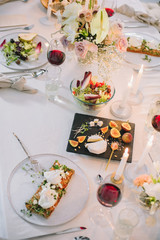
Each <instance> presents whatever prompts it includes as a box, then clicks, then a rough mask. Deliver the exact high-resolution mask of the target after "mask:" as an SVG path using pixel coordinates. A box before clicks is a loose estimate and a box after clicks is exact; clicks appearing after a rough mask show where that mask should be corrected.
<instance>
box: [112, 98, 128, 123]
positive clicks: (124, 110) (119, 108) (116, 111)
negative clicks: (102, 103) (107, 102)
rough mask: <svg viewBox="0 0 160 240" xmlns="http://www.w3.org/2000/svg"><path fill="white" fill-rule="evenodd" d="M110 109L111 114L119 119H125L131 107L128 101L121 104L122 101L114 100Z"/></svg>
mask: <svg viewBox="0 0 160 240" xmlns="http://www.w3.org/2000/svg"><path fill="white" fill-rule="evenodd" d="M110 111H111V113H112V114H113V116H115V117H117V118H121V119H126V118H129V117H130V116H131V113H132V107H131V106H130V105H129V104H128V103H125V105H122V101H115V102H113V103H112V105H111V108H110Z"/></svg>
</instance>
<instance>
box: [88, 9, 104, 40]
mask: <svg viewBox="0 0 160 240" xmlns="http://www.w3.org/2000/svg"><path fill="white" fill-rule="evenodd" d="M90 26H91V34H92V35H95V34H97V36H96V43H101V42H102V41H103V40H104V39H105V38H106V36H107V34H108V30H109V21H108V15H107V13H106V10H105V9H102V10H99V11H98V13H97V14H96V15H95V16H94V17H93V19H92V21H91V23H90Z"/></svg>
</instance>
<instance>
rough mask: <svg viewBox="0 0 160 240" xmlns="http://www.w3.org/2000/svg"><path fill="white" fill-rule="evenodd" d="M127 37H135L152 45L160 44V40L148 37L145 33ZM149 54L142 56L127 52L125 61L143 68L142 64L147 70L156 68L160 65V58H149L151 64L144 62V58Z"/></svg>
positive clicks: (132, 34)
mask: <svg viewBox="0 0 160 240" xmlns="http://www.w3.org/2000/svg"><path fill="white" fill-rule="evenodd" d="M125 36H126V37H127V38H128V37H135V38H137V39H140V40H143V39H144V40H146V41H149V42H152V43H156V44H159V43H160V40H158V39H156V38H154V37H153V36H151V35H147V34H145V33H125ZM145 55H147V54H140V53H133V52H126V53H125V58H124V59H125V61H126V62H128V63H131V64H134V65H135V66H141V65H142V64H143V65H144V67H146V68H150V67H156V66H159V65H160V57H154V56H148V57H149V59H151V61H150V62H148V61H146V60H144V57H145Z"/></svg>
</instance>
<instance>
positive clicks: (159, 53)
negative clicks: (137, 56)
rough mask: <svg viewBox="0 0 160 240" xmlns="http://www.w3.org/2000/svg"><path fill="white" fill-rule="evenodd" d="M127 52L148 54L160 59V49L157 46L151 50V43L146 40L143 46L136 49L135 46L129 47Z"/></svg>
mask: <svg viewBox="0 0 160 240" xmlns="http://www.w3.org/2000/svg"><path fill="white" fill-rule="evenodd" d="M127 52H134V53H141V54H146V55H150V56H154V57H160V48H159V47H158V45H157V49H156V48H151V47H150V46H149V42H147V41H146V40H143V41H142V43H141V45H140V46H138V47H136V46H134V45H132V44H131V45H129V46H128V48H127Z"/></svg>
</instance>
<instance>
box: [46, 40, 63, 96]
mask: <svg viewBox="0 0 160 240" xmlns="http://www.w3.org/2000/svg"><path fill="white" fill-rule="evenodd" d="M65 56H66V55H65V52H64V48H63V45H62V44H61V42H60V41H59V40H58V39H52V40H51V41H50V43H49V47H48V51H47V58H48V62H49V63H50V64H51V65H50V66H49V67H48V68H47V71H46V95H47V98H48V99H49V100H50V101H54V100H58V98H57V92H58V90H59V88H60V87H62V81H61V72H62V69H61V68H60V67H59V65H61V64H62V63H63V62H64V61H65Z"/></svg>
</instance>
